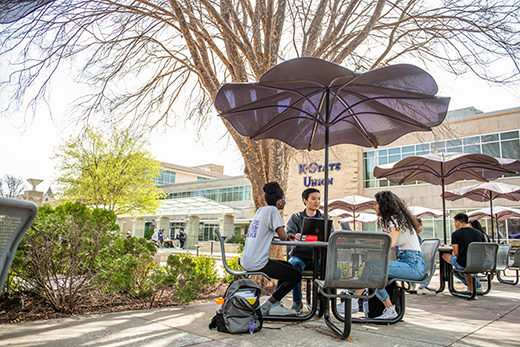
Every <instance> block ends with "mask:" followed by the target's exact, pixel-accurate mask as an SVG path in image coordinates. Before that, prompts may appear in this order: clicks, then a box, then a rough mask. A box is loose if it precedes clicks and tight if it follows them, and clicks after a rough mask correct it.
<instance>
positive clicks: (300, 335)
mask: <svg viewBox="0 0 520 347" xmlns="http://www.w3.org/2000/svg"><path fill="white" fill-rule="evenodd" d="M433 286H435V282H432V287H433ZM406 301H407V308H406V314H405V317H404V320H403V321H402V322H399V323H397V324H394V325H390V326H381V325H372V324H367V325H361V324H355V325H354V326H353V328H352V332H351V334H350V337H351V339H352V340H351V342H347V341H342V340H340V339H339V338H337V337H336V336H335V335H334V334H332V332H331V331H330V330H329V329H328V327H327V326H326V325H325V322H324V320H323V319H318V318H314V319H312V320H310V321H307V322H304V323H282V322H265V326H264V329H263V330H262V331H260V332H258V333H255V334H253V335H249V334H241V335H230V334H224V333H219V332H217V331H215V330H209V329H208V324H209V322H210V320H211V317H212V316H213V315H214V314H215V311H216V310H217V308H218V306H217V305H216V304H215V303H205V304H198V305H191V306H187V307H168V308H161V309H154V310H143V311H128V312H121V313H110V314H102V315H95V316H82V317H74V318H65V319H53V320H45V321H39V322H29V323H19V324H7V325H0V345H2V346H17V347H18V346H56V347H69V346H85V347H90V346H153V347H160V346H198V347H206V346H217V347H219V346H220V347H228V346H255V347H256V346H276V347H283V346H298V347H306V346H309V347H311V346H312V347H315V346H340V345H341V346H343V345H347V346H370V347H372V346H377V347H383V346H413V347H418V346H454V347H462V346H520V286H511V285H506V284H501V283H498V282H496V280H495V281H494V282H493V289H492V291H491V293H490V294H488V295H486V296H484V297H479V299H478V300H476V301H467V300H465V299H462V298H456V297H453V296H451V295H450V294H449V293H448V292H445V293H441V294H438V295H436V296H418V295H409V294H407V296H406ZM288 304H289V305H290V303H288Z"/></svg>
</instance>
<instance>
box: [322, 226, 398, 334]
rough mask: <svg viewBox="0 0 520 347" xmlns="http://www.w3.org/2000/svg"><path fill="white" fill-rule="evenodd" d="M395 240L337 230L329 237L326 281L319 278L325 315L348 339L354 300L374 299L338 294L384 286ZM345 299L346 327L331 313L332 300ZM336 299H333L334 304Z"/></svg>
mask: <svg viewBox="0 0 520 347" xmlns="http://www.w3.org/2000/svg"><path fill="white" fill-rule="evenodd" d="M391 243H392V239H391V237H390V235H388V234H386V233H381V232H368V231H365V232H362V231H336V232H335V233H333V234H332V235H331V236H330V238H329V245H328V248H327V264H326V272H325V279H324V280H315V281H314V284H315V285H316V286H317V287H318V290H319V293H320V294H321V295H322V296H323V297H325V298H326V299H325V300H323V301H322V302H323V304H324V305H325V307H324V312H325V313H324V317H325V322H326V323H327V326H329V328H330V329H331V330H332V331H334V332H335V333H336V334H338V335H339V336H341V338H342V339H346V338H347V337H348V336H349V335H350V330H351V325H352V320H351V319H352V317H351V299H352V298H370V297H372V296H374V295H375V292H374V293H372V294H370V295H368V294H363V295H354V294H350V293H344V294H337V293H336V290H337V289H352V290H355V289H364V288H377V289H383V288H385V286H386V283H387V280H388V261H389V260H388V259H389V253H390V245H391ZM336 298H344V299H345V318H344V322H343V323H344V324H343V330H341V329H340V328H338V327H337V326H336V325H335V324H334V323H333V322H332V321H331V319H330V318H331V317H330V313H329V304H330V300H329V299H336ZM334 302H335V300H333V303H334Z"/></svg>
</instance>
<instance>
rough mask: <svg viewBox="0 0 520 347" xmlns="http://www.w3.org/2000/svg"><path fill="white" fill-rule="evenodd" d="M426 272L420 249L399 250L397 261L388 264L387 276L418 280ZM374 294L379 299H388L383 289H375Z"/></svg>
mask: <svg viewBox="0 0 520 347" xmlns="http://www.w3.org/2000/svg"><path fill="white" fill-rule="evenodd" d="M425 274H426V265H425V264H424V257H423V254H422V252H421V251H412V250H401V251H399V255H398V256H397V261H391V262H389V264H388V278H389V279H391V278H403V279H407V280H410V281H414V280H415V281H420V280H422V279H423V278H424V275H425ZM376 296H377V297H378V299H379V300H381V301H385V300H388V299H390V296H388V293H387V292H386V290H385V289H377V290H376Z"/></svg>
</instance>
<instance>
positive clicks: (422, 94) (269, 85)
mask: <svg viewBox="0 0 520 347" xmlns="http://www.w3.org/2000/svg"><path fill="white" fill-rule="evenodd" d="M437 91H438V87H437V84H436V83H435V80H434V79H433V78H432V77H431V76H430V75H429V74H428V73H427V72H426V71H424V70H422V69H420V68H418V67H416V66H413V65H408V64H399V65H393V66H386V67H383V68H380V69H376V70H372V71H369V72H366V73H363V74H361V73H356V72H353V71H350V70H348V69H346V68H344V67H342V66H340V65H337V64H334V63H331V62H329V61H326V60H322V59H319V58H314V57H301V58H296V59H292V60H288V61H285V62H283V63H281V64H278V65H276V66H275V67H273V68H271V69H270V70H269V71H267V72H266V73H265V74H263V75H262V77H260V81H259V82H254V83H228V84H225V85H223V86H222V87H221V88H220V90H219V91H218V93H217V96H216V98H215V107H216V108H217V110H219V111H220V114H219V116H221V117H224V118H225V119H226V120H227V121H229V122H230V123H231V125H232V126H233V127H234V128H235V129H236V130H237V131H238V133H239V134H241V135H243V136H248V137H249V138H251V139H256V140H260V139H277V140H280V141H283V142H285V143H287V144H288V145H289V146H292V147H294V148H296V149H300V150H303V149H307V150H309V151H310V150H320V149H325V160H324V162H325V165H324V167H325V173H324V174H325V193H324V201H325V208H324V210H325V220H327V219H328V216H327V213H328V183H329V182H328V180H329V166H328V163H329V146H334V145H337V144H355V145H360V146H364V147H377V146H382V145H385V144H389V143H391V142H392V141H394V140H396V139H397V138H399V137H401V136H403V135H404V134H406V133H409V132H414V131H430V130H431V128H432V127H434V126H437V125H439V124H441V123H442V121H443V120H444V118H445V117H446V112H447V108H448V103H449V98H440V97H436V96H435V94H436V93H437ZM326 227H327V222H325V228H326ZM326 231H327V230H326Z"/></svg>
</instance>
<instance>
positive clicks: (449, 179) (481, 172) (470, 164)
mask: <svg viewBox="0 0 520 347" xmlns="http://www.w3.org/2000/svg"><path fill="white" fill-rule="evenodd" d="M518 171H520V161H519V160H516V159H504V158H494V157H491V156H489V155H485V154H478V153H431V154H424V155H418V156H411V157H408V158H405V159H402V160H400V161H398V162H396V163H390V164H385V165H380V166H376V167H375V168H374V176H375V177H377V178H381V177H386V178H387V179H388V180H389V181H390V182H393V183H397V184H404V183H407V182H412V181H424V182H427V183H431V184H435V185H440V186H441V187H442V211H443V213H444V216H443V225H444V243H446V199H445V190H444V189H445V185H446V184H450V183H454V182H457V181H460V180H463V179H475V180H478V181H484V182H487V181H489V180H493V179H496V178H498V177H500V176H502V175H503V174H505V173H516V172H518Z"/></svg>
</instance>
